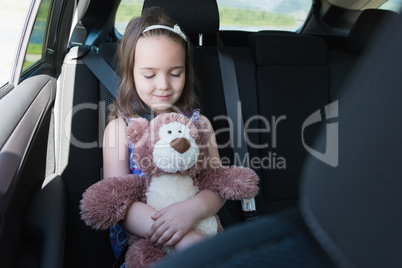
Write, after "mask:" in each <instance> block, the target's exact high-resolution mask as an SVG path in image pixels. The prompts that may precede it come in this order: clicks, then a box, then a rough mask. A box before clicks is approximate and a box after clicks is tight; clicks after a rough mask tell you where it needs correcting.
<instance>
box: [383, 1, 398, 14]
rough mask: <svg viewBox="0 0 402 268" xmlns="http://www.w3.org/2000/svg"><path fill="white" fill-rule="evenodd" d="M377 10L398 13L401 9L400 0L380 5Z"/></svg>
mask: <svg viewBox="0 0 402 268" xmlns="http://www.w3.org/2000/svg"><path fill="white" fill-rule="evenodd" d="M379 9H386V10H391V11H395V12H398V13H400V12H401V9H402V0H388V1H387V2H385V3H384V4H382V5H381V6H380V7H379Z"/></svg>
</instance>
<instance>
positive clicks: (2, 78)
mask: <svg viewBox="0 0 402 268" xmlns="http://www.w3.org/2000/svg"><path fill="white" fill-rule="evenodd" d="M30 2H31V1H30V0H17V1H2V3H1V8H0V59H1V60H0V87H2V86H3V85H5V84H6V83H7V82H8V79H9V77H10V74H11V68H12V63H13V60H14V56H15V52H16V48H17V47H18V42H19V39H20V36H21V32H22V28H23V25H24V22H25V17H26V14H27V11H28V8H29V5H30Z"/></svg>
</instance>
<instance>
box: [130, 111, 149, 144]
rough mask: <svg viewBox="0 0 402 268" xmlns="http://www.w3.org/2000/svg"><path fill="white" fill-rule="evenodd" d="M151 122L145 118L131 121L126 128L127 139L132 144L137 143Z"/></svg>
mask: <svg viewBox="0 0 402 268" xmlns="http://www.w3.org/2000/svg"><path fill="white" fill-rule="evenodd" d="M148 126H149V122H148V120H146V119H144V118H141V117H140V118H135V119H133V120H131V121H130V122H129V123H128V125H127V127H126V135H127V139H128V141H129V142H131V143H137V142H138V141H139V140H140V139H141V138H142V136H143V135H144V132H145V130H146V129H147V128H148Z"/></svg>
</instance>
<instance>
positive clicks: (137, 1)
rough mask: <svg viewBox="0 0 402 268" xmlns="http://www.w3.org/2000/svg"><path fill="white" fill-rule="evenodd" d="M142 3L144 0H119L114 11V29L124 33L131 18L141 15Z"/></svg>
mask: <svg viewBox="0 0 402 268" xmlns="http://www.w3.org/2000/svg"><path fill="white" fill-rule="evenodd" d="M143 3H144V0H121V2H120V5H119V8H118V9H117V12H116V20H115V23H114V26H115V28H116V30H117V31H118V32H119V33H120V34H123V33H124V31H125V30H126V27H127V24H128V23H129V22H130V20H131V19H132V18H135V17H139V16H140V15H141V12H142V5H143Z"/></svg>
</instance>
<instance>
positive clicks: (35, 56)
mask: <svg viewBox="0 0 402 268" xmlns="http://www.w3.org/2000/svg"><path fill="white" fill-rule="evenodd" d="M51 2H52V0H43V1H42V3H41V5H40V8H39V11H38V15H37V16H36V20H35V24H34V27H33V30H32V33H31V37H30V38H29V43H28V49H27V52H26V54H25V59H24V65H23V67H22V70H23V72H24V71H25V70H27V69H28V68H29V67H31V66H32V65H34V64H35V63H37V62H39V61H40V60H41V59H42V50H43V45H44V43H45V42H46V40H45V38H46V34H45V33H46V25H47V20H48V17H49V14H50V12H49V9H50V6H51Z"/></svg>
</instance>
